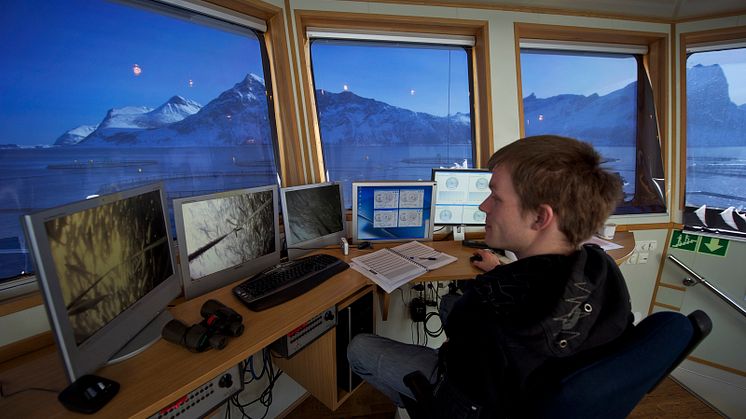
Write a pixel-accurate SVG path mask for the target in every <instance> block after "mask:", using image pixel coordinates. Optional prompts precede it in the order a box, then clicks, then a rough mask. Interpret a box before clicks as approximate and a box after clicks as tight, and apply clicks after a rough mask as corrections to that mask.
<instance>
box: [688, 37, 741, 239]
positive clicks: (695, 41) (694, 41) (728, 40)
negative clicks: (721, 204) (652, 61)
mask: <svg viewBox="0 0 746 419" xmlns="http://www.w3.org/2000/svg"><path fill="white" fill-rule="evenodd" d="M744 39H746V26H740V27H729V28H719V29H712V30H706V31H697V32H686V33H680V34H679V57H678V58H679V60H678V71H679V92H680V100H679V109H680V114H679V182H680V187H679V191H680V193H679V202H678V209H679V211H680V213H681V222H682V224H683V228H684V229H686V230H688V231H694V232H695V233H697V234H702V235H709V236H713V237H725V238H729V239H733V240H738V241H746V234H744V233H743V232H732V231H731V232H729V231H721V230H719V229H718V228H717V226H714V227H712V228H708V227H705V226H702V225H699V224H698V223H696V222H695V223H687V221H689V220H694V219H695V218H696V216H694V215H692V214H690V213H689V212H688V211H687V208H686V175H687V173H686V162H687V138H686V129H687V109H686V107H687V105H686V103H687V90H686V83H687V79H686V61H687V56H688V54H687V50H688V49H689V48H691V47H692V46H695V45H702V44H707V45H716V44H723V45H724V46H725V45H727V44H732V43H733V42H737V41H743V40H744ZM720 211H721V210H720V209H712V210H711V209H707V213H711V212H712V213H719V212H720ZM716 215H717V214H713V218H717V217H716ZM723 225H724V224H723ZM739 233H740V234H739Z"/></svg>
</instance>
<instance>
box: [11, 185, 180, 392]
mask: <svg viewBox="0 0 746 419" xmlns="http://www.w3.org/2000/svg"><path fill="white" fill-rule="evenodd" d="M165 201H166V200H165V196H164V193H163V189H162V187H161V184H154V185H148V186H143V187H140V188H136V189H131V190H127V191H122V192H118V193H114V194H110V195H105V196H99V197H95V198H92V199H89V200H86V201H79V202H75V203H72V204H68V205H63V206H60V207H57V208H52V209H48V210H44V211H41V212H38V213H35V214H31V215H25V216H24V226H25V228H26V232H27V235H28V239H29V243H30V245H31V250H32V252H33V256H34V260H35V264H36V275H37V278H38V281H39V284H40V288H41V290H42V292H43V295H44V302H45V306H46V309H47V314H48V315H49V323H50V325H51V328H52V331H53V333H54V336H55V338H56V340H57V346H58V348H59V352H60V354H61V356H62V360H63V364H64V367H65V371H66V374H67V376H68V378H69V379H70V381H71V382H72V381H74V380H76V379H77V378H79V377H80V376H82V375H84V374H88V373H91V372H93V371H95V370H96V369H98V368H99V367H101V366H102V365H104V364H105V363H106V362H107V361H109V360H110V359H111V358H112V357H113V358H116V359H125V358H128V357H129V356H133V355H135V354H137V353H139V352H140V351H142V350H144V349H145V348H146V347H147V346H148V344H149V343H152V342H155V341H156V340H157V339H158V338H159V337H160V333H161V328H162V327H163V324H165V323H166V322H167V321H169V320H170V319H171V315H170V314H169V313H168V311H167V310H166V307H167V305H168V304H169V303H170V302H171V301H173V299H174V298H176V297H178V296H179V294H180V292H181V281H180V279H179V275H178V272H177V271H176V269H175V266H176V265H175V263H174V255H173V251H172V239H171V229H170V227H169V225H168V219H167V216H166V214H167V212H166V206H165ZM125 345H126V346H125ZM118 351H119V353H118Z"/></svg>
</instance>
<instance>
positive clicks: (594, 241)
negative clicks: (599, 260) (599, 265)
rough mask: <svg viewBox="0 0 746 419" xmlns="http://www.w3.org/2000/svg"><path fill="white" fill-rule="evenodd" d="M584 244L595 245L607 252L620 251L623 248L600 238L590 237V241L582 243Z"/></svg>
mask: <svg viewBox="0 0 746 419" xmlns="http://www.w3.org/2000/svg"><path fill="white" fill-rule="evenodd" d="M586 243H592V244H595V245H597V246H598V247H600V248H602V249H604V250H605V251H607V252H608V251H609V250H615V249H621V248H622V247H624V246H620V245H618V244H616V243H613V242H610V241H608V240H604V239H602V238H600V237H596V236H592V237H591V238H590V239H588V240H586V241H584V242H583V243H582V244H586Z"/></svg>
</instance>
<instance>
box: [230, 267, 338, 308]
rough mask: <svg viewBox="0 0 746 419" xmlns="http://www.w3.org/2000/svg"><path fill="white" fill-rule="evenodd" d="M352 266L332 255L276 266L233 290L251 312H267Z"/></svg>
mask: <svg viewBox="0 0 746 419" xmlns="http://www.w3.org/2000/svg"><path fill="white" fill-rule="evenodd" d="M349 267H350V265H348V264H347V263H345V262H343V261H341V260H339V259H337V258H336V257H334V256H331V255H324V254H319V255H311V256H306V257H303V258H300V259H296V260H293V261H290V262H285V263H281V264H279V265H276V266H273V267H271V268H269V269H267V270H265V271H264V272H260V273H259V274H257V275H254V276H253V277H251V278H249V279H247V280H246V281H244V282H242V283H241V284H240V285H237V286H236V287H234V288H233V295H235V296H236V297H238V299H239V300H241V302H242V303H244V304H245V305H246V306H247V307H249V309H251V310H254V311H260V310H264V309H267V308H270V307H274V306H276V305H278V304H282V303H284V302H285V301H288V300H292V299H293V298H295V297H297V296H299V295H301V294H303V293H305V292H306V291H309V290H310V289H312V288H314V287H315V286H317V285H319V284H320V283H322V282H324V281H326V280H327V279H329V278H330V277H332V276H334V275H335V274H337V273H339V272H342V271H344V270H345V269H347V268H349Z"/></svg>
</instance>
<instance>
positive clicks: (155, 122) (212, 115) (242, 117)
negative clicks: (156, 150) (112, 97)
mask: <svg viewBox="0 0 746 419" xmlns="http://www.w3.org/2000/svg"><path fill="white" fill-rule="evenodd" d="M265 98H266V94H265V88H264V80H263V79H262V78H261V77H259V76H256V75H254V74H249V75H247V76H246V78H245V79H244V80H242V81H241V82H239V83H237V84H236V85H235V86H233V87H232V88H230V89H228V90H226V91H225V92H223V93H221V94H220V95H219V96H218V97H217V98H215V99H213V100H212V101H210V102H209V103H208V104H207V105H205V106H204V107H199V105H198V104H196V103H195V102H192V101H189V100H186V99H184V98H181V97H179V96H174V97H173V98H171V100H169V102H167V103H166V104H164V105H162V106H160V107H158V108H157V109H155V110H152V111H149V112H147V113H144V114H142V115H140V116H139V117H137V116H136V117H133V118H131V119H130V121H129V125H128V126H126V127H125V126H123V125H120V127H118V128H108V129H107V131H104V130H102V129H101V128H100V127H99V130H98V132H102V134H103V135H98V133H97V132H94V133H93V134H91V135H90V136H89V137H88V138H86V139H85V140H84V141H82V142H81V143H80V145H83V146H95V147H101V146H117V145H128V146H136V147H186V146H228V145H239V144H252V143H264V144H269V143H270V142H271V135H270V132H269V128H268V127H269V123H268V116H267V101H266V99H265ZM110 113H111V112H110ZM181 115H184V117H183V118H182V119H178V118H179V117H180V116H181ZM118 119H119V120H124V118H121V117H119V118H118ZM169 120H171V121H172V122H169ZM174 120H175V121H174ZM133 122H135V123H133Z"/></svg>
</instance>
